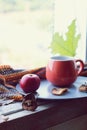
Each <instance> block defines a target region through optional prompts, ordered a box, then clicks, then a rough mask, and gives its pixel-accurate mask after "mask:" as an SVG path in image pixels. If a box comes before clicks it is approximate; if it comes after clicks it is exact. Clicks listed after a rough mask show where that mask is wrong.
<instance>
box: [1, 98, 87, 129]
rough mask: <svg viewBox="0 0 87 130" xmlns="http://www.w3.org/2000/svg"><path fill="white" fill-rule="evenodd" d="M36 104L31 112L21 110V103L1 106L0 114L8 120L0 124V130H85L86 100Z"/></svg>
mask: <svg viewBox="0 0 87 130" xmlns="http://www.w3.org/2000/svg"><path fill="white" fill-rule="evenodd" d="M37 103H38V107H37V109H36V110H35V111H33V112H32V111H27V110H23V109H22V105H21V102H16V103H12V104H9V105H5V106H1V107H0V113H1V114H3V115H5V116H8V117H9V120H8V121H7V122H4V123H1V124H0V130H44V129H47V130H49V129H50V130H53V129H54V130H87V98H82V99H68V100H41V99H37ZM78 123H79V124H78ZM56 125H57V126H56ZM54 126H55V127H54Z"/></svg>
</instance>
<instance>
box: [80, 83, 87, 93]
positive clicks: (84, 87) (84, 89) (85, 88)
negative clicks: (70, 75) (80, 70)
mask: <svg viewBox="0 0 87 130" xmlns="http://www.w3.org/2000/svg"><path fill="white" fill-rule="evenodd" d="M79 91H80V92H87V84H82V85H81V86H80V87H79Z"/></svg>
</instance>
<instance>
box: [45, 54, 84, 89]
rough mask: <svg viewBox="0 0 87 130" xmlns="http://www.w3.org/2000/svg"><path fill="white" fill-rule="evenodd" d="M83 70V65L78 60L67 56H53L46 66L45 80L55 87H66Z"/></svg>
mask: <svg viewBox="0 0 87 130" xmlns="http://www.w3.org/2000/svg"><path fill="white" fill-rule="evenodd" d="M78 63H79V67H78ZM83 68H84V63H83V61H82V60H80V59H76V60H75V59H74V58H73V57H68V56H53V57H51V58H50V60H49V62H48V64H47V66H46V78H47V80H48V81H50V82H51V83H52V84H54V85H56V86H60V87H65V86H67V87H68V86H70V85H71V84H72V83H73V82H74V81H75V80H76V79H77V76H78V75H79V74H80V73H81V71H82V70H83Z"/></svg>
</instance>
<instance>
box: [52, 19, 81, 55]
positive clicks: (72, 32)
mask: <svg viewBox="0 0 87 130" xmlns="http://www.w3.org/2000/svg"><path fill="white" fill-rule="evenodd" d="M79 39H80V34H78V35H76V20H73V21H72V23H71V25H69V26H68V31H67V33H66V34H65V40H64V38H63V36H61V35H59V33H58V32H56V33H55V34H54V35H53V38H52V42H51V44H50V48H51V52H52V53H53V54H60V55H66V56H75V55H76V49H77V46H78V41H79Z"/></svg>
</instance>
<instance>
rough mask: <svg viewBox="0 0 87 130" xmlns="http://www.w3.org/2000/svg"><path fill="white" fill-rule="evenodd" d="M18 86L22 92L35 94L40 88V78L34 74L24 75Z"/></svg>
mask: <svg viewBox="0 0 87 130" xmlns="http://www.w3.org/2000/svg"><path fill="white" fill-rule="evenodd" d="M19 84H20V87H21V88H22V90H23V91H24V92H26V93H29V92H35V91H36V90H37V89H38V88H39V86H40V78H39V76H37V75H36V74H25V75H24V76H22V78H21V79H20V82H19Z"/></svg>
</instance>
